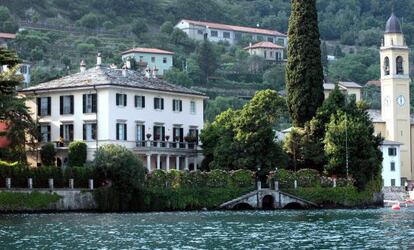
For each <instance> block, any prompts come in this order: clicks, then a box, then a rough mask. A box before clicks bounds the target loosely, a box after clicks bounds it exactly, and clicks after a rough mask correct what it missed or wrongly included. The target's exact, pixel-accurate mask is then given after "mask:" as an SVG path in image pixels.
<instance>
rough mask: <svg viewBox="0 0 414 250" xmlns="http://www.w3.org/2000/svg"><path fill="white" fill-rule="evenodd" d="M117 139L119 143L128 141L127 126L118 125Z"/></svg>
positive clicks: (123, 124)
mask: <svg viewBox="0 0 414 250" xmlns="http://www.w3.org/2000/svg"><path fill="white" fill-rule="evenodd" d="M116 139H117V140H118V141H126V139H127V125H126V124H125V123H117V124H116Z"/></svg>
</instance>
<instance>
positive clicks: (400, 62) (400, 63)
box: [395, 56, 404, 75]
mask: <svg viewBox="0 0 414 250" xmlns="http://www.w3.org/2000/svg"><path fill="white" fill-rule="evenodd" d="M395 62H396V72H397V75H404V66H403V63H404V59H403V58H402V56H397V58H396V59H395Z"/></svg>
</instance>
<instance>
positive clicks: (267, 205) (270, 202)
mask: <svg viewBox="0 0 414 250" xmlns="http://www.w3.org/2000/svg"><path fill="white" fill-rule="evenodd" d="M262 208H263V209H265V210H270V209H275V198H274V197H273V195H265V196H264V197H263V198H262Z"/></svg>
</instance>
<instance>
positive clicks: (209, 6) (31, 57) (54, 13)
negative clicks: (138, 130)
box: [0, 0, 414, 108]
mask: <svg viewBox="0 0 414 250" xmlns="http://www.w3.org/2000/svg"><path fill="white" fill-rule="evenodd" d="M392 2H393V1H386V0H342V1H332V0H318V1H317V7H318V11H319V27H320V33H321V38H322V39H323V40H324V41H326V42H325V44H324V45H323V46H322V47H323V51H324V55H325V56H326V55H328V54H329V55H334V56H336V58H337V60H335V61H330V62H329V63H328V62H327V63H326V64H325V73H326V76H327V77H328V78H329V79H330V80H332V81H334V80H348V81H355V82H358V83H360V84H365V83H366V82H367V81H369V80H372V79H378V77H379V53H378V47H379V45H380V42H381V38H382V34H383V29H384V26H385V22H386V20H387V18H388V17H389V15H390V13H391V10H392V9H393V8H392ZM394 2H395V4H394V10H395V13H396V15H397V16H399V17H401V20H402V22H403V29H404V32H405V35H406V39H407V44H408V45H409V46H411V45H413V44H414V35H413V34H414V16H413V15H412V13H414V0H399V1H394ZM0 5H2V6H3V7H0V21H1V22H2V23H3V25H2V26H1V27H0V29H1V30H2V31H6V32H13V31H16V30H17V28H18V27H20V28H23V31H21V32H19V33H18V35H17V39H16V41H15V43H14V44H12V45H11V46H12V47H13V48H15V49H16V50H17V52H18V54H19V56H20V57H21V58H22V59H25V60H28V61H30V62H31V63H32V65H33V74H32V75H33V76H32V79H33V82H34V83H38V82H42V81H45V80H48V79H52V78H55V77H59V76H62V75H65V74H68V73H70V72H76V71H78V68H79V67H78V65H79V62H80V60H82V59H84V60H86V62H87V64H88V65H89V66H91V65H92V64H93V63H94V61H95V55H96V53H97V52H98V51H99V52H101V53H102V54H103V58H104V62H105V63H116V64H117V65H119V66H120V65H121V61H120V52H122V51H124V50H126V49H128V48H131V47H136V46H144V47H157V48H162V49H167V50H173V51H174V52H175V53H176V54H175V57H174V66H175V67H176V68H177V70H176V71H174V74H170V76H169V77H170V79H169V80H172V81H173V82H174V81H176V82H177V83H181V84H185V85H192V86H194V85H195V86H197V88H200V89H206V90H208V93H209V95H210V96H211V97H212V99H214V97H215V96H218V95H227V96H246V95H250V93H252V92H254V90H256V89H262V88H268V87H270V88H273V89H276V90H282V89H283V88H284V69H283V68H282V67H281V66H272V67H263V68H261V69H260V70H259V72H254V73H252V72H248V65H249V63H251V61H252V60H253V59H251V58H248V56H246V55H245V54H243V53H244V52H243V51H242V49H241V48H242V46H243V45H245V44H241V45H240V46H233V47H230V46H228V45H226V44H218V45H217V44H214V45H213V48H214V52H215V57H217V63H218V65H220V66H219V67H218V69H217V70H216V72H215V76H216V77H215V79H216V80H215V81H214V82H211V83H209V84H210V85H207V86H205V85H204V86H203V85H202V84H200V77H199V69H198V68H197V65H196V64H197V63H196V48H197V46H198V43H197V42H194V41H191V40H190V39H188V38H187V37H186V36H185V34H184V35H183V33H182V32H181V33H180V32H178V31H176V30H173V29H172V26H173V25H174V24H175V23H176V22H177V21H178V20H180V19H182V18H187V19H196V20H207V21H212V22H222V23H228V24H234V25H244V26H251V27H255V26H260V27H262V28H268V29H276V30H279V31H281V32H287V26H288V17H289V15H290V1H289V0H151V1H148V0H88V1H85V0H36V1H32V0H16V1H10V0H0ZM245 42H246V41H245ZM412 61H414V60H411V62H412ZM185 65H187V67H185ZM411 68H413V67H411ZM235 69H237V71H235ZM234 72H237V74H234ZM178 79H179V81H178ZM369 95H372V93H369ZM229 103H231V101H230V102H229ZM223 108H224V107H223Z"/></svg>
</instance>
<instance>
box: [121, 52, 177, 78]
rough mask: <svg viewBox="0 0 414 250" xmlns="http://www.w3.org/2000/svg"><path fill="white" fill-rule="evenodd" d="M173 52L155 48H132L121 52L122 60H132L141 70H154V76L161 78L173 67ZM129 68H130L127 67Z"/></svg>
mask: <svg viewBox="0 0 414 250" xmlns="http://www.w3.org/2000/svg"><path fill="white" fill-rule="evenodd" d="M173 55H174V52H171V51H166V50H162V49H155V48H133V49H130V50H127V51H124V52H122V60H123V61H124V62H127V60H128V58H134V59H135V61H136V62H137V63H138V66H139V67H141V68H144V69H145V68H149V69H151V70H155V72H156V75H158V76H162V75H164V74H165V73H166V72H167V71H168V70H169V69H171V68H172V66H173ZM128 68H130V67H128Z"/></svg>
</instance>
